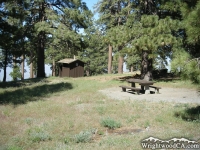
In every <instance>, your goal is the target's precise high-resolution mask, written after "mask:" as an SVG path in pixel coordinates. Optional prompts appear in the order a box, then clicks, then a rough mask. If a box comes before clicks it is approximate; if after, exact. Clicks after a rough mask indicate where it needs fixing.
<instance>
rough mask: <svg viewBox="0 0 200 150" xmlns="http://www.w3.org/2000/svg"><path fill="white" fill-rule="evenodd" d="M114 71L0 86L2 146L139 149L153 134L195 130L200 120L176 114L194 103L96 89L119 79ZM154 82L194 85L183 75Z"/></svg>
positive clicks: (165, 136) (189, 135) (191, 134)
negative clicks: (118, 96)
mask: <svg viewBox="0 0 200 150" xmlns="http://www.w3.org/2000/svg"><path fill="white" fill-rule="evenodd" d="M118 76H119V75H112V76H109V75H106V76H95V77H84V78H75V79H73V78H55V77H51V78H47V79H45V82H40V81H37V82H36V81H34V82H30V81H29V83H31V84H27V83H26V81H25V82H24V83H23V84H21V85H22V86H21V85H20V86H17V87H16V86H14V85H15V84H14V83H13V84H10V85H9V86H6V85H4V87H3V88H0V97H1V101H3V102H4V103H1V104H0V121H1V123H0V145H1V148H0V149H9V148H10V149H11V148H16V149H17V148H19V149H141V146H140V141H141V140H142V139H144V138H146V137H149V136H152V135H153V136H155V137H158V138H162V139H169V138H172V137H185V138H190V139H196V138H197V137H198V136H199V133H200V123H198V122H195V121H186V120H183V119H182V118H181V117H177V116H175V114H176V112H180V111H181V113H182V111H184V110H185V108H196V107H197V105H195V104H173V103H167V102H148V101H130V100H123V101H117V100H113V99H111V98H108V97H106V96H105V95H102V94H101V93H100V92H98V90H100V89H104V88H108V87H118V86H119V84H121V82H123V81H119V80H116V77H118ZM122 76H123V75H122ZM156 84H158V85H162V86H166V87H177V88H178V87H182V88H183V87H189V88H190V87H193V88H197V87H196V86H195V85H192V84H191V83H187V84H185V83H184V82H182V81H181V82H180V81H174V83H173V82H172V83H171V82H158V83H156ZM18 85H19V84H18ZM5 87H6V88H5ZM23 90H25V91H28V92H25V91H23ZM5 91H6V92H5ZM34 91H35V92H34ZM13 93H14V94H13ZM12 94H13V95H12ZM18 94H22V95H21V96H20V95H18ZM23 97H24V98H23ZM9 98H12V99H9ZM6 100H7V101H8V102H6ZM183 114H184V113H183ZM108 116H109V117H110V118H112V119H113V120H115V121H117V122H120V123H121V126H120V128H116V129H114V130H112V131H110V129H109V128H108V127H107V126H102V125H101V121H102V119H104V118H107V117H108ZM90 129H95V131H96V132H95V133H94V132H88V131H90ZM132 130H136V131H138V132H132ZM126 131H127V132H126ZM129 131H130V132H129ZM84 133H87V134H84ZM196 140H198V139H196Z"/></svg>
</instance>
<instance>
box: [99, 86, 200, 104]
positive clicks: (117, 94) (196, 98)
mask: <svg viewBox="0 0 200 150" xmlns="http://www.w3.org/2000/svg"><path fill="white" fill-rule="evenodd" d="M152 91H153V90H152ZM99 92H101V93H103V94H104V95H106V96H108V97H110V98H112V99H115V100H138V101H142V100H146V101H156V102H159V101H165V102H174V103H197V104H200V91H197V90H193V89H184V88H162V89H160V93H159V94H150V91H146V93H145V94H140V95H137V94H135V93H133V92H123V91H122V89H121V88H120V87H113V88H107V89H103V90H99Z"/></svg>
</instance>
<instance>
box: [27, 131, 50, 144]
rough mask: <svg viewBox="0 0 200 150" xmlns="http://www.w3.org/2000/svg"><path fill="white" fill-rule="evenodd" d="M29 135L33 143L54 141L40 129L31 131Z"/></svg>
mask: <svg viewBox="0 0 200 150" xmlns="http://www.w3.org/2000/svg"><path fill="white" fill-rule="evenodd" d="M28 133H29V137H30V139H31V140H32V141H33V142H40V141H48V140H51V139H52V138H51V136H50V135H49V134H48V133H47V132H46V131H44V130H42V129H40V128H34V129H31V130H29V132H28Z"/></svg>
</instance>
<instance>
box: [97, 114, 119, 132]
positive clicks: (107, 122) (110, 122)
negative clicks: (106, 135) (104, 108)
mask: <svg viewBox="0 0 200 150" xmlns="http://www.w3.org/2000/svg"><path fill="white" fill-rule="evenodd" d="M101 125H102V126H104V127H108V128H109V129H115V128H120V127H121V123H120V122H118V121H115V120H114V119H112V118H110V117H107V118H104V119H102V120H101Z"/></svg>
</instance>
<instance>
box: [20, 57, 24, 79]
mask: <svg viewBox="0 0 200 150" xmlns="http://www.w3.org/2000/svg"><path fill="white" fill-rule="evenodd" d="M21 73H22V76H21V80H24V54H22V56H21Z"/></svg>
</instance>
